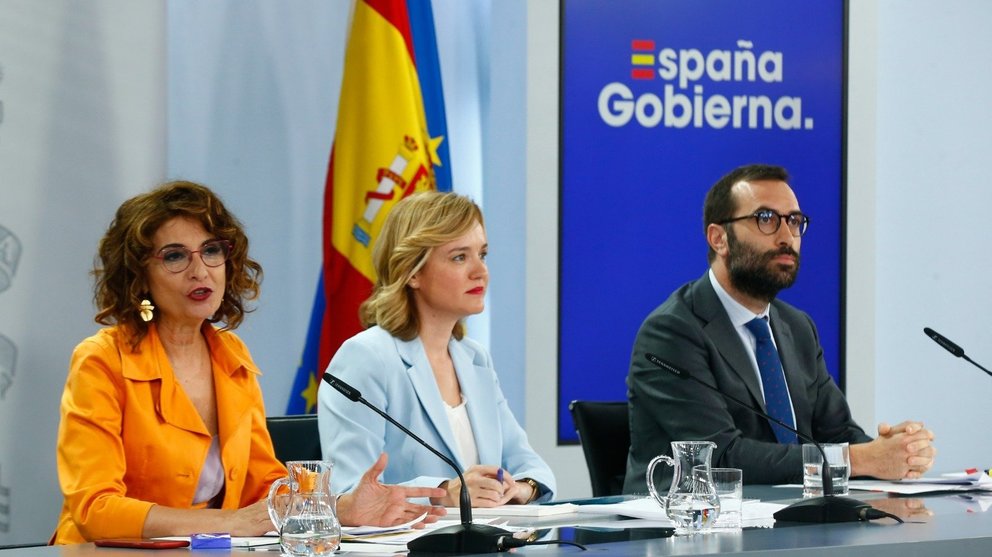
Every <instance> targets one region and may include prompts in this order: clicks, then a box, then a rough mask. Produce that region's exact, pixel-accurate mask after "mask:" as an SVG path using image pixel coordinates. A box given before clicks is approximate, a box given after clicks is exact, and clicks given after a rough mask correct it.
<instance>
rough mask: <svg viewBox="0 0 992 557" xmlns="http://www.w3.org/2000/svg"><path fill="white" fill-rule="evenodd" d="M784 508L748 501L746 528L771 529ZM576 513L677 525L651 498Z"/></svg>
mask: <svg viewBox="0 0 992 557" xmlns="http://www.w3.org/2000/svg"><path fill="white" fill-rule="evenodd" d="M783 508H785V505H780V504H778V503H763V502H761V501H758V500H755V499H747V500H745V501H744V505H743V509H742V517H741V518H742V522H743V524H744V527H745V528H747V527H770V526H771V525H772V524H773V523H774V522H775V519H774V518H773V516H772V515H774V514H775V512H776V511H778V510H780V509H783ZM576 512H578V513H582V514H618V515H621V516H629V517H631V518H641V519H646V520H652V521H656V522H658V523H659V524H660V525H661V526H667V527H673V526H675V523H674V522H672V520H671V519H670V518H668V515H667V514H665V509H663V508H662V507H661V505H659V504H658V502H657V501H655V500H654V499H653V498H651V497H645V498H643V499H633V500H630V501H623V502H620V503H611V504H608V505H580V506H579V507H578V509H577V511H576Z"/></svg>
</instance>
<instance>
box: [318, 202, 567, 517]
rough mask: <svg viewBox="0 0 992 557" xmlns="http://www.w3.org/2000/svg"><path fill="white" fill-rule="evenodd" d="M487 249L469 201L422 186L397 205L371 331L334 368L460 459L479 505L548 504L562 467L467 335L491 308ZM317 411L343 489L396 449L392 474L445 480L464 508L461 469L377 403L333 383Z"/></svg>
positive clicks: (385, 231)
mask: <svg viewBox="0 0 992 557" xmlns="http://www.w3.org/2000/svg"><path fill="white" fill-rule="evenodd" d="M487 251H488V244H487V242H486V231H485V228H484V227H483V219H482V213H481V211H480V210H479V207H478V206H477V205H476V204H475V203H473V202H472V201H471V200H470V199H468V198H466V197H464V196H461V195H457V194H454V193H439V192H423V193H418V194H415V195H412V196H410V197H408V198H406V199H404V200H402V201H400V202H399V203H397V204H396V206H395V207H394V208H393V210H392V211H390V213H389V216H388V217H387V218H386V221H385V223H384V224H383V227H382V230H381V232H380V233H379V238H378V240H377V241H376V244H375V247H374V248H373V251H372V259H373V264H374V266H375V271H376V275H377V277H378V278H377V281H376V284H375V287H374V289H373V292H372V296H371V297H370V298H369V299H368V300H366V301H365V303H364V304H362V307H361V310H360V312H361V318H362V321H363V322H364V323H365V325H366V326H368V327H369V328H368V329H366V330H365V331H363V332H361V333H359V334H357V335H355V336H354V337H352V338H350V339H348V340H347V341H346V342H345V343H344V344H343V345H342V346H341V348H340V349H339V350H338V351H337V353H336V354H335V355H334V358H333V359H332V360H331V363H330V366H328V368H327V373H331V374H333V375H335V376H336V377H340V378H341V379H343V380H344V381H345V382H347V383H348V384H350V385H352V386H354V387H355V388H356V389H358V390H359V391H360V392H361V393H362V396H363V397H364V398H365V399H366V400H368V401H369V402H370V403H372V404H373V405H375V406H377V407H379V408H381V409H382V410H384V411H385V412H386V413H388V414H389V415H390V416H392V417H393V418H395V419H396V420H397V421H399V422H400V423H402V424H404V425H405V426H407V427H408V428H409V429H410V430H411V431H413V432H414V433H416V434H417V435H418V436H420V437H421V438H422V439H424V440H425V441H426V442H427V443H429V444H430V445H432V446H433V447H434V448H436V449H437V450H438V451H440V452H441V453H443V454H445V455H446V456H448V457H449V458H450V459H451V460H453V461H454V462H455V463H456V464H457V465H458V466H459V468H460V469H461V470H462V473H463V475H464V477H465V482H466V483H467V484H468V487H469V493H470V494H471V496H472V505H473V506H476V507H491V506H496V505H503V504H507V503H530V502H532V501H546V500H550V499H551V498H552V497H553V496H554V491H555V479H554V475H553V474H552V473H551V469H550V468H549V467H548V465H547V464H546V463H545V462H544V460H542V459H541V457H539V456H538V455H537V453H535V452H534V450H533V449H532V448H531V446H530V444H529V443H528V442H527V434H526V433H525V432H524V430H523V429H522V428H521V427H520V425H519V424H518V423H517V420H516V419H515V418H514V417H513V414H512V413H511V412H510V408H509V406H508V405H507V402H506V399H505V398H504V397H503V391H502V390H501V389H500V386H499V380H498V379H497V377H496V371H495V370H494V368H493V362H492V358H491V357H490V356H489V353H488V352H487V351H486V349H485V348H483V347H482V346H481V345H480V344H479V343H477V342H475V341H473V340H471V339H469V338H467V337H465V326H464V324H463V323H462V320H463V319H464V318H465V317H467V316H469V315H472V314H476V313H479V312H481V311H482V310H483V308H484V307H485V294H486V289H487V287H488V283H489V271H488V269H487V268H486V252H487ZM317 416H318V423H319V425H320V442H321V449H322V450H323V454H324V457H325V458H330V459H333V460H334V463H335V465H334V473H333V474H332V476H331V482H332V484H333V487H334V489H335V491H337V492H339V493H341V492H345V491H348V490H350V489H351V488H352V487H354V486H355V484H357V483H358V481H359V479H360V478H361V476H362V473H363V472H364V471H365V470H366V469H367V468H368V467H369V466H370V465H371V464H372V463H373V462H375V460H376V459H377V458H378V457H379V454H380V453H383V452H385V453H387V454H388V455H389V465H388V466H387V467H386V471H385V472H384V474H383V481H385V482H386V483H397V484H406V485H411V486H425V487H427V486H429V487H435V486H440V487H443V488H445V489H446V490H447V495H446V496H445V497H444V498H439V499H432V500H431V501H432V503H434V504H443V505H445V506H449V507H454V506H458V499H459V491H460V489H461V483H460V481H459V480H458V478H457V477H456V476H455V474H454V472H453V471H452V470H451V467H450V466H448V465H447V464H445V463H444V462H443V461H442V460H441V459H439V458H437V457H436V456H435V455H433V454H431V453H430V452H428V451H427V449H425V448H423V447H422V446H421V445H420V444H418V443H417V442H416V441H414V440H413V439H411V438H410V437H409V436H407V435H406V434H405V433H403V432H402V431H400V430H399V429H397V428H396V427H394V426H392V425H391V424H388V423H387V422H386V421H385V420H383V419H382V417H380V416H379V415H378V414H376V413H374V412H373V411H372V410H370V409H368V408H366V407H365V406H363V405H361V404H357V403H355V402H352V401H350V400H348V399H347V398H345V397H344V396H342V395H341V394H340V393H338V392H336V391H335V390H334V389H333V388H331V387H330V386H329V385H325V384H322V385H321V387H320V391H319V394H318V411H317ZM500 477H502V481H500V480H499V478H500Z"/></svg>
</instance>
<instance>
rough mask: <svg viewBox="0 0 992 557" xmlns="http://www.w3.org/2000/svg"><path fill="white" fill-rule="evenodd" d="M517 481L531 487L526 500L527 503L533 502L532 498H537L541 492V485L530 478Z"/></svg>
mask: <svg viewBox="0 0 992 557" xmlns="http://www.w3.org/2000/svg"><path fill="white" fill-rule="evenodd" d="M517 481H520V482H524V483H525V484H527V485H529V486H530V487H531V488H532V489H533V491H532V492H531V494H530V499H527V502H528V503H531V502H533V501H534V499H537V496H538V495H540V494H541V487H540V486H539V485H538V484H537V482H536V481H534V480H532V479H530V478H524V479H522V480H517Z"/></svg>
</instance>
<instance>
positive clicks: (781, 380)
mask: <svg viewBox="0 0 992 557" xmlns="http://www.w3.org/2000/svg"><path fill="white" fill-rule="evenodd" d="M744 326H745V327H747V330H749V331H751V334H753V335H754V339H755V340H756V341H757V342H756V346H755V349H754V356H755V358H756V359H757V360H758V372H759V373H761V384H762V386H763V387H764V390H765V410H766V411H767V412H768V415H769V416H771V417H773V418H776V419H778V420H780V421H782V422H783V423H786V424H789V425H790V426H793V427H795V425H796V424H795V423H794V422H793V420H792V405H791V404H790V403H789V387H788V386H787V385H786V384H785V373H784V372H783V371H782V360H781V359H779V357H778V349H776V348H775V343H774V342H772V331H771V329H770V328H769V327H768V321H766V320H765V319H763V318H761V317H755V318H754V319H752V320H751V321H748V322H747V323H746V324H745V325H744ZM769 423H770V424H771V426H772V431H774V432H775V437H776V438H777V439H778V442H779V443H787V444H789V443H792V444H794V443H796V434H795V433H792V432H791V431H789V430H787V429H785V428H783V427H782V426H780V425H778V424H776V423H774V422H769Z"/></svg>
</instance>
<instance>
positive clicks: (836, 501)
mask: <svg viewBox="0 0 992 557" xmlns="http://www.w3.org/2000/svg"><path fill="white" fill-rule="evenodd" d="M644 357H645V358H647V359H648V361H649V362H651V363H652V364H654V365H656V366H658V367H660V368H661V369H663V370H665V371H667V372H669V373H671V374H672V375H674V376H676V377H678V378H679V379H690V380H692V381H695V382H696V383H699V384H700V385H702V386H704V387H706V388H707V389H709V390H711V391H713V392H715V393H717V394H719V395H721V396H723V397H724V398H727V399H729V400H731V401H733V402H736V403H737V404H738V405H740V406H741V407H743V408H746V409H747V410H750V411H751V412H754V413H755V414H757V415H759V416H761V417H762V418H765V419H766V420H770V421H773V422H775V423H776V424H778V425H780V426H782V427H784V428H785V429H787V430H789V431H791V432H792V433H795V434H796V435H797V436H798V437H799V438H800V439H802V440H803V441H808V442H810V443H812V444H814V445H816V448H817V449H818V450H819V451H820V455H821V456H823V466H822V467H821V468H820V470H821V473H820V478H821V479H822V480H823V497H811V498H809V499H803V500H802V501H797V502H795V503H793V504H791V505H789V506H788V507H785V508H784V509H781V510H779V511H778V512H776V513H775V514H774V515H772V516H774V517H775V520H781V521H783V522H858V521H859V520H870V519H872V518H880V517H878V516H875V515H874V513H873V512H872V511H874V509H873V508H872V506H871V505H869V504H867V503H864V502H863V501H858V500H857V499H852V498H850V497H838V496H836V495H834V482H833V478H832V477H831V473H830V465H829V463H828V462H827V453H825V452H824V451H823V447H822V446H821V445H820V444H819V443H818V442H817V441H816V440H815V439H813V438H812V437H809V436H808V435H804V434H802V433H800V432H799V431H798V430H796V429H795V428H793V427H792V426H790V425H788V424H785V423H783V422H782V421H781V420H778V419H775V418H773V417H771V416H769V415H768V414H766V413H764V412H762V411H761V410H758V409H756V408H752V407H751V406H750V405H749V404H747V403H745V402H743V401H741V400H739V399H737V398H735V397H733V396H730V395H728V394H727V393H724V392H723V391H721V390H719V389H717V388H716V387H714V386H712V385H710V384H709V383H706V382H704V381H702V380H701V379H699V378H698V377H694V376H692V375H690V374H689V372H687V371H684V370H682V369H679V368H677V367H675V366H673V365H672V364H670V363H668V362H666V361H665V360H662V359H661V358H659V357H658V356H655V355H654V354H650V353H648V354H645V355H644Z"/></svg>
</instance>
